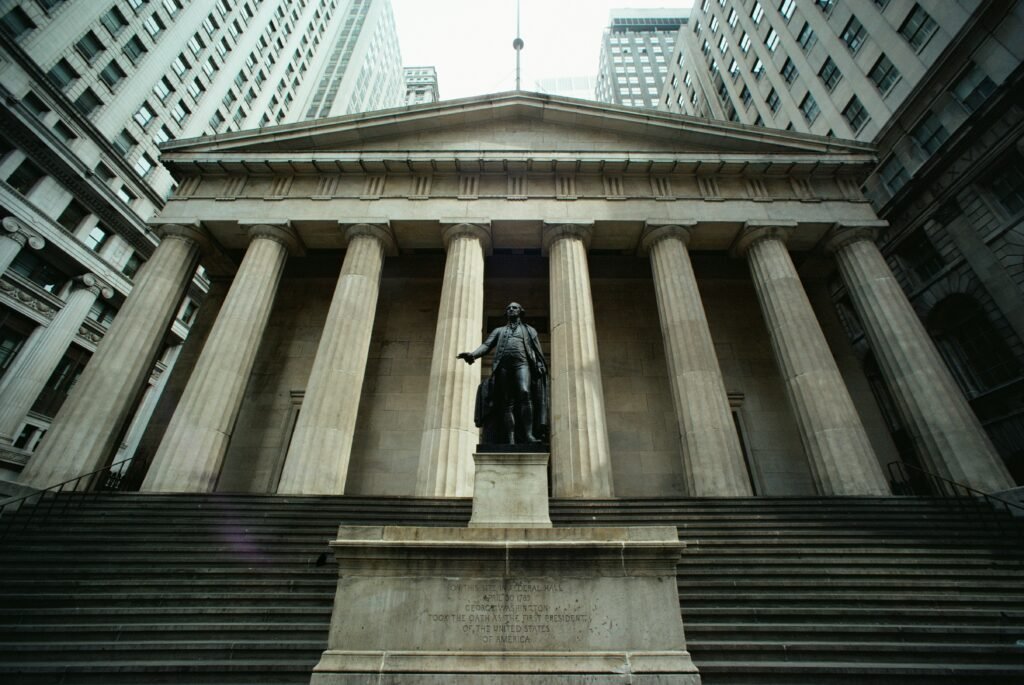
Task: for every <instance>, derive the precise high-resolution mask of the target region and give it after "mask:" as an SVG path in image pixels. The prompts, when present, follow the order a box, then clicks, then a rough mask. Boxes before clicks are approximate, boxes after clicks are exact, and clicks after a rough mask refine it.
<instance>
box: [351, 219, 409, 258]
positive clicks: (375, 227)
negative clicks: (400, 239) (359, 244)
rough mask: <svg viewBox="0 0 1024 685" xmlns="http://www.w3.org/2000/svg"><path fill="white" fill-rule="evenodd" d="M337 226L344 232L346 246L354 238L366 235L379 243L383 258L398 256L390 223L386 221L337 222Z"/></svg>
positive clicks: (357, 220) (396, 244)
mask: <svg viewBox="0 0 1024 685" xmlns="http://www.w3.org/2000/svg"><path fill="white" fill-rule="evenodd" d="M338 226H339V227H340V228H341V229H342V230H343V231H345V243H346V244H348V243H350V242H352V239H353V238H355V237H356V236H359V235H366V236H370V237H371V238H376V239H377V240H378V241H380V244H381V246H383V248H384V254H385V256H388V257H395V256H397V255H398V243H397V242H395V234H394V232H393V231H392V230H391V222H390V221H388V220H387V219H356V220H351V219H350V220H349V221H339V222H338Z"/></svg>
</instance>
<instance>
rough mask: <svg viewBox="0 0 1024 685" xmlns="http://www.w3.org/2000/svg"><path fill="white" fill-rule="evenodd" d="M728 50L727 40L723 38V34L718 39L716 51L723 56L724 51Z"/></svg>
mask: <svg viewBox="0 0 1024 685" xmlns="http://www.w3.org/2000/svg"><path fill="white" fill-rule="evenodd" d="M728 49H729V40H728V39H727V38H726V37H725V34H724V33H723V34H722V37H721V38H719V39H718V51H719V52H721V53H722V54H723V55H724V54H725V51H726V50H728Z"/></svg>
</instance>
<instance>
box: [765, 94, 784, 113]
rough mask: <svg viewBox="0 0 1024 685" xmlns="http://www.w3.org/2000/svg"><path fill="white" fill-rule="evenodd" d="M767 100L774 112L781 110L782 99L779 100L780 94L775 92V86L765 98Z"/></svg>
mask: <svg viewBox="0 0 1024 685" xmlns="http://www.w3.org/2000/svg"><path fill="white" fill-rule="evenodd" d="M765 102H767V103H768V107H769V109H771V110H772V111H773V112H778V111H779V105H780V104H781V101H780V100H779V94H778V93H776V92H775V89H774V88H772V89H771V92H769V93H768V97H767V98H766V99H765Z"/></svg>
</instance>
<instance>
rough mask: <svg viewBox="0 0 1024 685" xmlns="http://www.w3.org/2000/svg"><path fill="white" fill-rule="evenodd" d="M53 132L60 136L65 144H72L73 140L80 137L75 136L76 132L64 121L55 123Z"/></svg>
mask: <svg viewBox="0 0 1024 685" xmlns="http://www.w3.org/2000/svg"><path fill="white" fill-rule="evenodd" d="M53 131H54V133H56V134H57V135H58V136H60V139H61V140H63V141H64V142H65V143H70V142H71V141H72V140H74V139H75V138H77V137H78V136H76V135H75V132H74V131H72V130H71V129H70V128H69V127H68V126H67V124H65V123H64V122H63V121H58V122H57V123H55V124H54V125H53Z"/></svg>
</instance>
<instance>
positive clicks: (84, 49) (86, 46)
mask: <svg viewBox="0 0 1024 685" xmlns="http://www.w3.org/2000/svg"><path fill="white" fill-rule="evenodd" d="M75 48H76V49H77V50H78V53H79V54H80V55H82V57H83V58H84V59H85V61H86V62H88V63H89V64H92V63H93V62H94V61H96V57H97V56H98V55H99V54H100V53H101V52H103V43H101V42H100V39H99V38H97V37H96V34H95V33H93V32H92V31H86V33H85V35H84V36H82V38H81V40H79V41H78V42H77V43H75Z"/></svg>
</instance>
